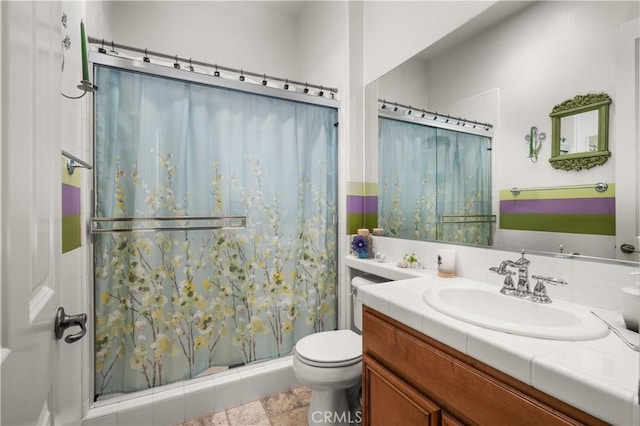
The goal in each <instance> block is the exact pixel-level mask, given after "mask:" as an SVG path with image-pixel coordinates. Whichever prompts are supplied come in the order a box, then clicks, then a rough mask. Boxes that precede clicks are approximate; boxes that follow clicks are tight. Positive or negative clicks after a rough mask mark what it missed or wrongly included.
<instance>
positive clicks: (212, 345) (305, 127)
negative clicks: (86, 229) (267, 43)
mask: <svg viewBox="0 0 640 426" xmlns="http://www.w3.org/2000/svg"><path fill="white" fill-rule="evenodd" d="M95 77H96V85H97V87H99V88H100V90H98V91H97V92H96V98H95V102H96V105H95V123H96V142H95V155H96V166H95V197H96V216H97V217H102V218H131V217H174V216H175V217H180V216H246V228H244V229H232V230H230V229H226V230H186V231H182V230H179V231H175V230H172V231H164V230H161V231H155V232H106V233H99V234H96V236H95V240H94V274H95V286H94V294H95V394H96V398H99V397H101V396H104V395H108V394H113V393H120V392H131V391H136V390H141V389H145V388H150V387H155V386H158V385H163V384H167V383H171V382H175V381H178V380H183V379H189V378H192V377H195V376H198V375H201V374H207V372H209V371H212V369H213V368H215V367H223V368H224V367H229V366H236V365H244V364H248V363H252V362H254V361H258V360H264V359H269V358H274V357H278V356H282V355H286V354H288V353H290V351H291V349H292V347H293V345H294V344H295V342H296V341H297V340H299V339H300V338H302V337H303V336H306V335H308V334H310V333H314V332H319V331H322V330H332V329H335V328H336V283H337V274H336V270H337V266H336V257H337V249H336V228H337V224H336V222H335V217H336V201H337V193H336V191H337V131H336V127H335V123H336V122H337V111H336V109H335V108H328V107H323V106H317V105H311V104H305V103H300V102H294V101H289V100H283V99H277V98H272V97H266V96H261V95H257V94H250V93H245V92H240V91H234V90H229V89H224V88H219V87H213V86H206V85H201V84H196V83H191V82H186V81H181V80H174V79H168V78H163V77H159V76H153V75H148V74H142V73H138V72H132V71H127V70H121V69H116V68H110V67H104V66H97V67H96V72H95ZM148 225H149V226H151V227H153V226H154V225H156V222H149V223H148Z"/></svg>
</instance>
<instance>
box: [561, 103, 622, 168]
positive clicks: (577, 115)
mask: <svg viewBox="0 0 640 426" xmlns="http://www.w3.org/2000/svg"><path fill="white" fill-rule="evenodd" d="M610 103H611V98H610V97H609V95H607V94H606V93H591V94H588V95H577V96H576V97H574V98H573V99H568V100H566V101H564V102H563V103H561V104H558V105H556V106H555V107H553V110H552V111H551V114H549V116H550V117H551V143H552V148H551V158H550V159H549V162H550V163H551V165H552V166H553V167H554V168H556V169H562V170H582V169H590V168H592V167H594V166H599V165H602V164H604V163H605V162H606V161H607V160H608V159H609V157H610V156H611V153H610V152H609V104H610Z"/></svg>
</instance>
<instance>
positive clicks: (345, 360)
mask: <svg viewBox="0 0 640 426" xmlns="http://www.w3.org/2000/svg"><path fill="white" fill-rule="evenodd" d="M384 281H385V280H384V279H383V278H380V277H374V276H365V277H360V276H359V277H354V278H353V279H352V280H351V287H352V294H353V296H352V298H351V306H352V312H353V323H354V328H355V329H356V330H358V331H360V330H361V328H362V296H360V297H358V291H357V290H358V288H360V287H362V286H365V285H370V284H377V283H380V282H384ZM293 372H294V374H295V375H296V378H297V379H298V381H299V382H300V384H302V385H306V386H308V387H309V388H310V389H311V400H310V401H309V411H308V413H307V422H308V424H309V425H347V424H349V423H350V422H353V421H354V420H357V419H355V418H354V415H353V414H352V413H351V412H350V411H349V404H348V400H347V390H348V389H349V388H353V387H354V386H356V385H358V384H359V383H360V382H361V380H362V336H360V335H359V334H357V333H355V332H354V331H352V330H333V331H323V332H320V333H315V334H310V335H309V336H306V337H303V338H302V339H300V340H299V341H298V343H296V346H295V348H294V357H293Z"/></svg>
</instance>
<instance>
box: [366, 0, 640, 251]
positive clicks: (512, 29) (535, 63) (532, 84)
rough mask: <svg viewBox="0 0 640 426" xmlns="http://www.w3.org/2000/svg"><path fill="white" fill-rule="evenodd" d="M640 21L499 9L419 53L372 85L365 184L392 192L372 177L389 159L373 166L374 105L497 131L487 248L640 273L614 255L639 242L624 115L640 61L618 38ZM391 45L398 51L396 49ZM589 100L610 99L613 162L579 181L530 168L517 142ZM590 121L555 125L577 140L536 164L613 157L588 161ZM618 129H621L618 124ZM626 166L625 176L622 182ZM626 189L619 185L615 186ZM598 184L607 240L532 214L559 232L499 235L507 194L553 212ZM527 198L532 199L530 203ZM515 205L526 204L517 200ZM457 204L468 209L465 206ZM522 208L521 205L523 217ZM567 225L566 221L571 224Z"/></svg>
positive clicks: (566, 7) (630, 135)
mask: <svg viewBox="0 0 640 426" xmlns="http://www.w3.org/2000/svg"><path fill="white" fill-rule="evenodd" d="M639 15H640V8H639V7H638V4H637V2H591V1H575V2H510V1H500V2H496V4H495V5H493V6H491V7H489V8H488V9H487V10H486V11H485V12H482V13H480V14H479V15H477V16H476V17H475V18H473V19H472V20H470V21H468V22H467V23H466V24H464V25H462V26H461V27H459V28H458V29H457V30H456V31H454V32H452V33H450V34H449V35H447V36H445V37H442V38H441V39H440V40H439V41H437V42H436V43H433V44H431V45H430V46H425V47H426V49H425V50H424V51H422V52H420V53H418V54H417V55H416V56H415V57H413V58H411V59H409V60H407V61H405V62H404V63H402V64H399V65H398V66H397V67H396V68H395V69H393V70H391V71H390V72H388V73H387V74H385V75H383V76H381V77H380V78H379V79H378V80H376V81H373V82H370V83H369V84H368V85H367V88H366V116H365V125H366V129H365V138H366V161H365V167H366V172H365V177H366V182H367V183H368V182H372V183H373V182H377V184H378V187H377V188H378V189H377V191H378V192H377V195H379V196H380V195H381V194H382V192H383V191H385V188H384V185H393V183H392V182H393V181H392V180H389V181H387V182H386V183H384V182H383V181H382V180H380V181H377V177H378V175H379V172H380V171H379V170H378V165H379V164H382V162H383V161H385V158H386V157H387V154H384V157H385V158H379V153H378V147H379V141H378V136H379V135H378V131H379V123H378V105H377V100H378V99H393V100H397V101H399V102H402V103H403V104H406V105H419V106H421V107H424V108H426V109H429V110H431V111H445V112H446V113H448V114H451V115H455V116H462V117H472V118H473V119H474V120H478V121H483V122H489V123H493V124H495V127H494V128H493V136H492V148H493V149H492V151H489V152H490V155H491V169H492V170H491V192H492V196H491V204H492V208H491V210H490V211H489V213H490V214H495V215H496V217H497V222H496V223H495V224H494V232H493V240H492V243H493V247H495V248H499V249H503V250H517V251H519V250H520V249H522V248H526V249H527V250H536V251H540V252H556V253H558V252H560V250H561V247H562V250H563V251H564V253H573V252H577V253H580V254H581V255H583V256H592V257H603V258H609V259H615V258H618V259H624V260H629V261H637V260H638V254H637V253H632V254H627V253H624V252H622V251H621V250H620V247H621V245H622V243H629V242H631V243H634V242H636V244H637V239H636V237H637V236H638V234H639V233H640V229H639V226H640V225H639V224H640V218H639V215H638V206H640V201H639V197H638V194H637V187H638V184H639V183H638V181H637V179H638V171H637V170H638V158H639V157H640V156H639V155H638V147H637V140H638V139H637V138H638V134H637V127H638V126H637V120H638V118H637V114H635V113H632V112H628V111H626V108H627V106H633V105H636V101H635V96H634V94H635V93H637V92H638V89H639V87H638V82H637V81H636V77H635V76H637V75H638V72H639V71H638V65H637V57H639V56H640V51H638V50H637V49H638V47H637V46H638V43H637V39H636V38H633V39H630V40H627V39H625V40H626V41H624V43H622V42H621V41H620V40H621V33H620V28H622V27H625V26H627V27H629V24H633V22H637V19H638V16H639ZM634 34H635V33H634ZM632 37H637V36H632ZM627 38H629V37H627ZM398 43H402V41H401V40H400V39H398ZM533 58H535V60H533ZM629 58H631V59H629ZM553 64H562V65H561V66H558V65H553ZM621 64H622V65H621ZM585 90H586V91H594V92H608V93H611V94H614V95H615V102H616V104H615V109H612V110H611V117H610V122H611V125H612V127H611V132H610V134H611V140H610V141H609V143H610V144H611V146H612V147H615V154H614V155H615V161H607V162H606V163H605V164H603V165H601V166H600V167H596V168H592V169H583V170H582V171H581V172H580V173H567V172H565V171H563V170H556V169H555V168H553V167H551V166H550V164H549V163H547V162H546V161H538V162H537V163H532V162H531V161H530V160H529V158H528V155H527V150H526V149H525V147H524V146H523V144H524V141H523V140H522V139H523V138H522V135H523V133H524V132H528V131H529V129H530V128H531V126H532V125H536V126H538V128H539V129H538V130H539V131H540V132H545V133H546V134H547V135H551V133H552V129H551V128H550V125H549V123H550V120H549V111H550V109H551V107H553V106H554V105H556V104H558V101H559V100H562V99H569V98H571V97H573V96H575V94H576V93H585ZM622 105H625V111H622ZM590 115H591V116H593V113H588V114H585V116H584V120H583V116H582V115H580V116H578V117H575V116H574V117H573V123H571V124H570V121H569V120H567V121H566V122H563V123H560V119H559V120H558V122H559V123H558V127H564V128H565V130H568V128H569V127H571V128H573V133H574V136H577V138H578V139H576V137H571V138H570V135H569V134H568V133H567V134H565V135H563V136H562V137H564V138H565V141H564V142H565V143H564V144H562V150H564V151H567V152H566V153H562V155H561V153H560V137H559V138H558V148H557V149H558V151H557V153H552V145H553V144H552V143H543V144H542V145H541V147H540V152H539V154H538V155H539V156H540V157H542V158H551V157H554V156H557V157H565V158H571V156H574V155H589V154H595V155H601V154H605V155H606V152H608V148H605V150H604V151H601V148H600V145H599V144H598V150H597V151H592V149H593V147H592V146H591V145H594V143H593V138H590V136H593V135H594V133H593V130H592V127H593V121H591V124H587V125H584V123H582V122H583V121H590V120H589V116H590ZM620 117H627V119H626V120H621V119H620ZM627 122H628V123H629V124H628V125H627V124H626V123H627ZM632 122H633V123H632ZM545 123H546V124H545ZM622 153H624V154H622ZM622 156H624V157H625V158H624V159H623V158H621V157H622ZM607 158H608V157H607ZM623 160H624V164H625V171H622V170H619V167H620V166H619V165H621V164H623ZM630 163H631V164H630ZM411 164H413V163H407V164H405V165H404V169H403V168H402V167H401V166H398V170H399V171H398V173H399V178H400V179H402V178H403V175H404V174H405V173H409V171H408V169H409V168H410V167H412V166H411ZM416 173H418V172H416ZM420 173H427V171H425V170H422V171H420ZM414 179H418V178H414ZM621 179H625V181H624V182H621V181H620V180H621ZM595 182H605V183H607V184H608V185H609V189H608V191H606V193H604V194H603V196H605V197H608V198H610V201H608V202H609V203H610V204H611V205H613V206H614V208H613V209H611V210H607V212H606V213H607V214H608V215H611V216H612V218H611V223H614V224H615V230H614V231H612V232H609V233H607V234H602V233H600V234H594V233H591V234H588V233H584V232H571V231H572V230H571V229H568V228H558V227H559V226H560V224H559V221H558V220H555V221H554V220H552V219H547V218H546V217H542V215H544V214H547V213H544V212H537V213H535V212H534V213H533V214H538V215H539V216H537V217H535V219H536V220H539V221H541V223H548V222H550V221H551V222H553V223H554V224H555V225H557V226H556V229H553V230H531V229H530V228H529V229H522V228H523V226H520V228H515V227H512V228H506V227H503V226H502V225H501V220H502V219H504V218H505V217H506V214H508V213H509V212H507V211H502V210H501V201H506V198H505V200H502V198H503V197H502V193H503V191H505V192H506V194H507V195H508V196H511V192H510V189H511V188H513V187H519V188H523V189H524V188H544V189H545V191H548V193H546V192H545V193H544V194H542V195H544V196H545V197H546V199H549V200H552V199H553V200H555V199H558V198H561V196H564V195H565V194H564V193H563V191H562V190H560V189H559V188H563V187H572V186H574V185H587V184H588V185H592V184H594V183H595ZM591 192H592V193H595V191H591ZM524 194H528V195H529V196H531V194H532V192H531V191H529V192H524ZM507 195H505V197H507ZM569 195H570V196H571V197H574V198H577V199H578V200H579V201H578V202H579V203H582V202H586V201H583V199H589V198H594V196H593V194H584V195H582V194H577V195H576V194H573V190H572V193H571V194H569ZM403 197H405V198H408V197H409V195H408V194H406V192H404V191H403ZM420 197H421V195H420V193H418V192H415V197H414V200H413V201H414V205H415V203H416V202H418V200H419V199H420ZM565 198H566V197H565ZM519 199H524V195H521V196H520V197H519ZM380 202H381V204H383V205H384V204H385V203H389V201H388V200H382V199H380ZM459 202H460V204H461V205H462V204H464V200H459ZM541 203H542V204H543V205H544V204H545V203H544V202H542V201H541ZM563 203H565V204H566V203H569V204H571V205H572V208H573V204H575V203H574V202H570V201H566V202H557V203H556V202H553V203H551V204H554V205H560V204H563ZM526 204H527V203H522V205H523V206H525V205H526ZM434 208H435V206H434ZM379 213H380V215H379V216H378V219H381V220H382V218H381V216H382V213H381V212H380V211H379ZM411 213H413V212H411ZM560 213H561V214H563V215H566V214H565V213H563V212H560ZM574 213H575V214H600V213H598V212H595V211H581V210H579V209H578V210H577V211H575V212H572V213H571V214H574ZM522 214H528V213H522ZM562 217H563V218H564V216H562ZM514 220H518V218H516V219H514ZM403 221H404V223H405V224H411V223H412V221H413V215H412V214H407V215H406V216H404V217H403ZM574 222H575V221H566V223H569V224H574ZM438 223H439V220H436V230H435V231H433V233H436V234H437V226H438V225H437V224H438ZM376 224H377V223H374V224H373V226H375V225H376ZM432 229H433V227H432ZM385 231H386V230H385ZM414 231H415V229H414ZM387 235H388V233H387ZM416 238H424V239H427V240H431V239H434V238H436V236H434V235H427V236H426V237H422V236H417V235H416ZM480 243H482V242H480ZM485 244H486V243H485Z"/></svg>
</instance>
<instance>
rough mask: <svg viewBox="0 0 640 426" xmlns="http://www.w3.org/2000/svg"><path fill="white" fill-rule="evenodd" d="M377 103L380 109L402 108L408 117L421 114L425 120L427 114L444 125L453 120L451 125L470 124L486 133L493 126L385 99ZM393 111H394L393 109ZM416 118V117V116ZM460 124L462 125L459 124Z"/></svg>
mask: <svg viewBox="0 0 640 426" xmlns="http://www.w3.org/2000/svg"><path fill="white" fill-rule="evenodd" d="M378 102H382V107H381V108H382V109H387V105H389V106H393V107H394V108H396V109H397V108H398V107H400V108H404V109H407V110H409V113H408V115H411V113H412V112H414V111H415V112H417V113H421V115H422V117H421V118H425V115H426V114H429V115H431V116H432V118H433V120H437V119H438V118H442V119H446V120H445V121H444V122H445V123H449V120H455V121H457V123H452V124H458V125H462V126H464V123H469V124H470V125H471V124H472V125H473V127H474V128H476V127H481V128H483V129H484V130H486V131H489V130H490V129H492V128H493V124H491V123H481V122H478V121H475V120H469V119H467V118H462V117H456V116H453V115H449V114H441V113H439V112H432V111H428V110H426V109H422V108H414V107H413V106H411V105H403V104H401V103H398V102H389V101H387V100H385V99H378ZM394 111H395V109H394ZM416 117H417V116H416ZM461 123H462V124H461Z"/></svg>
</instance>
